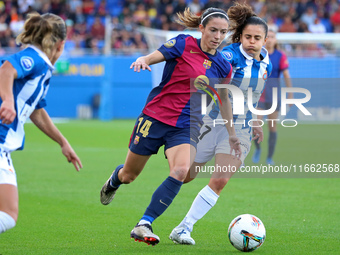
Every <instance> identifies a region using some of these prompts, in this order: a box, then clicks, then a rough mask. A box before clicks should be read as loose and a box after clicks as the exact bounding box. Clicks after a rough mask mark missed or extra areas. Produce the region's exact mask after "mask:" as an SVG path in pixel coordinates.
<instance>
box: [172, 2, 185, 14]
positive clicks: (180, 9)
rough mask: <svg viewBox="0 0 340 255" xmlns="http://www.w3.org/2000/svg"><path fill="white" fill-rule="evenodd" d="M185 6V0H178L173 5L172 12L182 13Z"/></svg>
mask: <svg viewBox="0 0 340 255" xmlns="http://www.w3.org/2000/svg"><path fill="white" fill-rule="evenodd" d="M186 7H187V3H186V2H185V0H178V3H177V4H176V5H175V9H174V13H178V12H180V13H183V12H184V10H185V8H186Z"/></svg>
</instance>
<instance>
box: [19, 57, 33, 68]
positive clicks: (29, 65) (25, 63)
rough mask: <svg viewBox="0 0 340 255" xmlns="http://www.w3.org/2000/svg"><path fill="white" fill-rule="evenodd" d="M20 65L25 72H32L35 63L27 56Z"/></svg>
mask: <svg viewBox="0 0 340 255" xmlns="http://www.w3.org/2000/svg"><path fill="white" fill-rule="evenodd" d="M20 64H21V66H22V68H23V69H24V70H25V71H30V70H32V68H33V66H34V61H33V58H31V57H27V56H25V57H22V58H21V59H20Z"/></svg>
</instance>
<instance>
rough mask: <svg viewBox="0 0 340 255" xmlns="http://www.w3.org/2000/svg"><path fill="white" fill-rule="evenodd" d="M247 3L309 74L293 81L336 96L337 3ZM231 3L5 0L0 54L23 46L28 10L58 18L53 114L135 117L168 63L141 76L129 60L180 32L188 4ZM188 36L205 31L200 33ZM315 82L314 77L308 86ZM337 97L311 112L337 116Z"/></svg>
mask: <svg viewBox="0 0 340 255" xmlns="http://www.w3.org/2000/svg"><path fill="white" fill-rule="evenodd" d="M245 2H247V3H248V4H250V5H251V6H252V7H253V9H254V11H255V12H256V13H257V14H258V15H259V16H260V17H261V18H263V19H265V20H266V21H267V23H268V25H269V27H270V28H271V29H273V30H275V31H278V35H277V38H278V44H279V45H278V46H279V49H281V50H283V51H284V52H285V53H286V54H287V56H288V60H289V63H290V69H289V70H290V73H291V76H292V78H293V79H299V78H309V79H304V80H303V82H301V81H300V82H298V81H297V80H295V86H297V84H298V87H306V88H308V89H309V88H310V89H311V90H312V91H315V92H312V99H313V93H314V95H316V94H315V93H319V92H318V90H319V89H320V88H321V87H322V86H320V82H321V81H322V82H323V83H325V84H327V86H326V87H323V88H322V89H323V91H324V92H325V93H326V94H327V95H329V94H332V95H339V90H338V88H337V78H339V77H340V60H339V59H340V58H339V56H340V1H339V0H314V1H310V0H300V1H293V0H279V1H274V0H268V1H264V0H252V1H245ZM232 4H233V1H230V0H203V1H202V0H178V1H170V0H144V1H142V0H126V1H123V0H106V1H105V0H94V1H93V0H83V1H81V0H51V1H46V0H17V1H14V0H2V1H0V58H4V57H6V55H8V54H12V53H14V52H16V51H18V50H20V47H19V46H17V45H16V43H15V37H16V36H17V35H18V33H19V32H20V29H21V28H22V26H23V24H24V20H25V18H26V15H27V14H28V13H30V12H33V11H36V12H39V13H46V12H51V13H54V14H57V15H60V16H61V17H62V18H63V19H64V20H65V22H66V24H67V28H68V33H67V42H66V45H65V51H64V54H63V55H62V57H61V58H60V59H59V61H58V62H57V63H56V70H55V74H56V75H55V76H54V77H53V78H52V80H51V87H50V91H49V93H48V96H47V100H48V106H47V110H48V112H49V113H50V115H51V116H52V117H59V118H80V119H92V118H99V119H101V120H111V119H122V118H123V119H125V118H135V117H137V116H138V114H139V113H140V111H141V109H142V107H143V106H144V103H145V100H146V97H147V95H148V93H149V92H150V90H151V88H152V86H156V85H157V84H158V82H159V80H160V78H161V75H162V68H163V65H162V64H158V65H155V66H153V67H152V69H153V71H152V72H151V73H150V72H148V71H145V72H141V73H139V74H137V73H134V72H133V71H131V70H130V69H129V67H130V65H131V63H132V62H133V61H134V60H135V59H136V58H137V57H138V56H140V55H145V54H147V53H149V52H150V51H153V50H155V49H157V48H158V47H159V46H160V45H161V44H162V43H164V42H165V41H166V40H168V39H170V38H172V37H174V36H176V35H177V34H179V33H183V27H181V26H180V25H178V24H177V23H176V22H174V21H175V19H176V13H177V12H183V11H184V9H185V8H186V7H189V8H190V9H191V11H192V12H194V13H196V14H197V15H199V14H200V13H201V12H202V11H203V10H205V9H206V8H209V7H219V8H223V9H225V10H227V9H228V8H229V7H230V6H231V5H232ZM184 33H191V34H193V35H194V36H197V37H199V36H200V34H199V33H197V32H195V31H184ZM223 46H225V44H224V45H222V46H221V47H223ZM326 78H327V79H329V80H327V81H326V80H325V79H326ZM311 81H314V82H315V81H317V82H316V83H315V84H314V85H308V84H309V83H310V82H311ZM293 83H294V80H293ZM293 85H294V84H293ZM310 86H312V87H310ZM333 101H334V102H333ZM333 101H332V100H329V98H326V97H324V98H323V99H322V98H320V97H319V98H318V100H317V101H314V104H312V105H311V107H314V108H315V109H316V110H315V109H314V112H317V110H320V111H321V114H323V115H324V114H326V115H327V113H328V115H329V118H326V119H325V120H329V121H339V120H340V105H339V103H337V99H336V97H335V99H334V100H333ZM311 103H312V102H311Z"/></svg>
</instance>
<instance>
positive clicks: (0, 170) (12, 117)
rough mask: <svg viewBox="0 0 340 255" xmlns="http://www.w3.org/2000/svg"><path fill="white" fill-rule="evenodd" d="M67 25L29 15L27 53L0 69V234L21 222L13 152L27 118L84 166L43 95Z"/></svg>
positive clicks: (19, 145)
mask: <svg viewBox="0 0 340 255" xmlns="http://www.w3.org/2000/svg"><path fill="white" fill-rule="evenodd" d="M65 39H66V25H65V22H64V21H63V20H62V19H61V18H60V17H59V16H57V15H54V14H44V15H41V16H40V15H39V14H31V15H30V16H29V18H28V19H27V20H26V22H25V24H24V28H23V31H22V33H21V34H19V36H18V37H17V43H22V44H24V45H27V48H25V49H24V50H22V51H20V52H19V53H16V54H14V55H12V56H10V57H8V58H7V59H6V60H4V62H3V64H2V66H1V68H0V79H1V87H0V97H1V101H0V103H1V107H0V119H1V121H2V123H1V124H0V233H2V232H5V231H6V230H8V229H10V228H13V227H14V226H15V224H16V221H17V218H18V188H17V180H16V173H15V170H14V167H13V164H12V160H11V155H10V154H11V152H12V151H15V150H21V149H23V147H24V140H25V133H24V124H25V122H26V120H27V119H28V118H31V120H32V122H33V123H34V124H35V125H36V126H37V127H38V128H39V129H40V130H41V131H42V132H44V133H45V134H46V135H47V136H49V137H50V138H51V139H53V140H54V141H56V142H57V143H59V145H60V147H61V150H62V153H63V154H64V156H65V157H66V158H67V160H68V161H69V162H72V163H73V165H74V167H75V168H76V170H77V171H79V168H81V167H82V164H81V161H80V159H79V158H78V156H77V154H76V153H75V152H74V151H73V149H72V147H71V145H70V144H69V143H68V141H67V140H66V138H65V137H64V136H63V135H62V134H61V133H60V131H59V130H58V129H57V127H56V126H55V125H54V124H53V122H52V120H51V118H50V117H49V115H48V114H47V112H46V111H45V110H44V107H45V106H46V101H45V96H46V93H47V90H48V87H49V81H50V78H51V76H52V71H53V69H54V67H53V65H54V64H55V62H56V61H57V59H58V58H59V56H60V55H61V53H62V52H63V49H64V44H65Z"/></svg>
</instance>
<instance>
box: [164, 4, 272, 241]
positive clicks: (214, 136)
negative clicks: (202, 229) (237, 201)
mask: <svg viewBox="0 0 340 255" xmlns="http://www.w3.org/2000/svg"><path fill="white" fill-rule="evenodd" d="M228 17H229V19H230V28H229V30H230V32H231V41H232V42H233V43H232V44H231V45H229V46H227V47H225V48H224V49H223V50H222V53H223V54H224V56H225V58H226V59H227V60H228V61H229V62H230V64H231V65H232V67H233V74H232V81H231V84H232V85H234V86H236V87H238V88H239V89H241V90H242V92H243V93H242V95H243V94H244V95H245V102H244V109H245V110H244V114H243V115H234V116H233V122H234V123H238V124H235V130H236V135H237V137H238V138H239V139H240V143H241V144H240V145H241V151H242V154H241V157H240V158H237V157H235V156H234V155H233V154H232V153H231V150H230V146H229V143H228V140H229V135H228V133H227V132H226V128H225V126H224V121H223V119H224V118H223V117H222V116H221V115H220V109H218V107H215V105H213V104H211V105H212V106H213V107H212V109H211V110H210V111H209V110H207V113H208V114H207V115H205V117H204V118H203V120H204V124H203V126H202V128H201V136H200V137H199V139H200V142H199V143H198V146H197V154H196V158H195V162H194V164H193V165H192V166H191V169H190V172H189V173H188V176H187V178H186V180H185V182H189V181H191V180H193V179H194V178H195V177H196V175H197V174H198V173H199V170H200V169H201V167H203V166H204V165H205V164H206V163H207V162H208V161H210V160H211V159H212V158H213V157H214V156H215V172H214V173H213V174H212V176H211V178H210V181H209V184H208V185H207V186H205V187H204V188H203V189H202V190H201V191H200V192H199V193H198V195H197V196H196V198H195V200H194V202H193V203H192V205H191V208H190V209H189V211H188V213H187V215H186V216H185V217H184V219H183V220H182V222H181V223H180V224H179V225H178V226H177V227H175V228H174V229H173V230H172V232H171V234H170V236H169V238H170V239H171V240H173V241H174V242H175V243H179V244H190V245H194V244H195V240H194V239H193V238H192V237H191V232H192V231H193V226H194V224H195V223H196V222H197V221H198V220H199V219H201V218H202V217H203V216H204V215H205V214H206V213H208V211H209V210H210V209H211V208H212V207H213V206H214V205H215V204H216V202H217V199H218V198H219V195H220V193H221V192H222V190H223V188H224V187H225V185H226V184H227V182H228V181H229V179H230V178H231V177H232V175H233V174H234V172H236V170H237V169H239V168H240V166H241V164H242V162H243V161H244V160H245V158H246V157H247V155H248V153H249V150H250V146H251V140H252V139H253V140H254V139H258V141H259V142H261V141H262V140H263V132H262V127H260V126H258V125H257V123H255V121H253V122H252V126H255V127H251V126H250V125H249V121H251V119H252V114H251V112H250V110H249V109H248V105H247V103H248V102H247V101H248V100H249V98H247V96H246V95H247V91H248V88H252V103H253V105H254V107H255V108H256V105H257V103H258V101H259V99H260V96H261V93H262V91H263V89H264V86H265V82H266V80H267V77H268V74H270V73H271V70H272V65H271V63H270V60H269V57H268V52H267V50H266V49H265V48H264V47H263V46H264V44H265V42H266V40H267V32H268V26H267V24H266V22H265V21H264V20H262V19H261V18H259V17H258V16H256V14H255V13H254V12H253V11H252V9H251V7H250V6H249V5H246V4H238V3H237V4H235V5H234V6H232V7H230V8H229V10H228ZM230 97H231V96H230ZM230 100H231V103H232V105H233V107H235V105H236V103H235V102H236V101H237V98H233V97H231V99H230ZM221 112H222V109H221ZM214 121H215V122H214ZM240 123H242V124H240ZM226 125H230V124H226ZM256 126H257V127H256ZM252 134H253V135H254V138H252ZM218 167H220V168H218ZM222 168H224V169H225V170H226V169H229V170H226V171H218V169H222ZM197 169H198V171H197Z"/></svg>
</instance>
